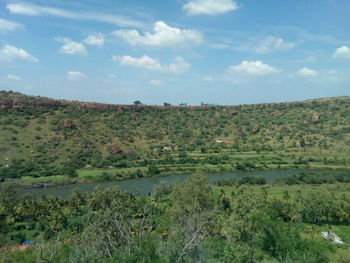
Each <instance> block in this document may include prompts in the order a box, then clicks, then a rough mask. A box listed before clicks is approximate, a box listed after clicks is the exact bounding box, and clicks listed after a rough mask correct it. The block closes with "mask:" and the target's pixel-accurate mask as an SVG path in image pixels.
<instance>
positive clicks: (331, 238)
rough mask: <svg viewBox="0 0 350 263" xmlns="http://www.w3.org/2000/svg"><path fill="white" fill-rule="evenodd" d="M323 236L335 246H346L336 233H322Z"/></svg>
mask: <svg viewBox="0 0 350 263" xmlns="http://www.w3.org/2000/svg"><path fill="white" fill-rule="evenodd" d="M321 236H322V237H323V238H325V239H328V240H329V241H331V242H332V243H334V244H344V242H343V241H342V240H341V239H340V237H338V236H337V235H336V234H334V233H329V232H321Z"/></svg>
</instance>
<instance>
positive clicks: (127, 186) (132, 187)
mask: <svg viewBox="0 0 350 263" xmlns="http://www.w3.org/2000/svg"><path fill="white" fill-rule="evenodd" d="M302 171H303V170H268V171H249V172H231V173H216V174H210V175H209V181H210V182H211V183H213V182H215V181H217V180H221V179H229V178H234V179H240V178H242V177H244V176H262V177H264V178H265V180H266V182H267V183H271V182H274V181H275V180H276V179H277V178H278V177H283V176H287V175H292V174H296V173H300V172H302ZM186 177H188V175H170V176H163V177H147V178H135V179H128V180H124V181H110V182H95V183H77V184H71V185H65V186H61V187H48V188H28V189H24V190H23V191H22V194H24V195H34V196H43V195H53V196H59V197H67V196H68V195H69V194H70V193H71V192H73V191H74V190H78V191H80V192H88V191H92V190H93V189H95V188H96V187H100V188H102V189H103V188H107V187H111V186H116V185H118V186H119V187H120V189H122V190H124V191H129V192H133V193H136V194H141V195H144V194H148V193H149V192H151V191H152V189H153V187H154V186H155V185H157V184H160V183H165V184H169V183H173V182H183V181H184V180H185V179H186Z"/></svg>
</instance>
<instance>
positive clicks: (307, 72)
mask: <svg viewBox="0 0 350 263" xmlns="http://www.w3.org/2000/svg"><path fill="white" fill-rule="evenodd" d="M297 74H298V75H299V76H302V77H305V78H315V77H317V75H318V73H317V71H315V70H312V69H309V68H306V67H304V68H301V69H299V71H298V72H297Z"/></svg>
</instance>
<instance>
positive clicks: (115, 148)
mask: <svg viewBox="0 0 350 263" xmlns="http://www.w3.org/2000/svg"><path fill="white" fill-rule="evenodd" d="M109 151H110V152H111V154H113V155H116V154H120V153H122V152H123V150H122V149H120V148H119V146H118V145H116V144H112V145H111V146H109Z"/></svg>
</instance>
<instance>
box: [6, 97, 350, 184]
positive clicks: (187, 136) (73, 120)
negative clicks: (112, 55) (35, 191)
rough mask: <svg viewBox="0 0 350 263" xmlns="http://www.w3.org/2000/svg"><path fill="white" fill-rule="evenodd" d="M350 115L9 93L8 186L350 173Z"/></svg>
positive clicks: (318, 109)
mask: <svg viewBox="0 0 350 263" xmlns="http://www.w3.org/2000/svg"><path fill="white" fill-rule="evenodd" d="M349 113H350V97H339V98H337V97H335V98H327V99H317V100H309V101H304V102H288V103H270V104H254V105H239V106H216V105H213V106H212V105H203V106H196V107H194V106H191V107H187V106H166V107H162V106H146V105H113V104H102V103H86V102H78V101H64V100H54V99H49V98H43V97H36V96H27V95H24V94H20V93H16V92H6V91H1V92H0V155H1V156H3V158H1V159H0V166H1V169H0V177H7V178H10V177H11V178H12V177H23V176H32V177H38V176H52V175H70V176H76V174H75V172H74V171H75V169H78V168H84V167H85V168H89V169H90V171H91V169H93V168H98V169H102V168H103V169H107V168H108V169H109V170H107V172H108V171H113V172H114V174H113V175H114V176H119V177H120V176H121V177H133V176H147V175H157V174H160V173H172V172H175V171H177V172H184V171H187V170H191V169H201V170H205V171H217V170H221V171H225V170H232V169H242V170H244V169H255V168H288V167H299V166H300V167H301V166H305V165H309V166H312V167H324V166H328V167H347V166H349V165H350V159H349V156H350V155H349V153H350V127H349V123H350V114H349ZM112 168H115V170H113V169H112ZM83 172H84V171H81V173H83Z"/></svg>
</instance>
